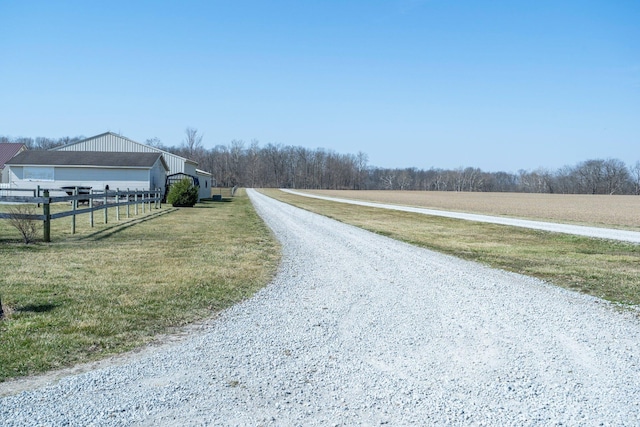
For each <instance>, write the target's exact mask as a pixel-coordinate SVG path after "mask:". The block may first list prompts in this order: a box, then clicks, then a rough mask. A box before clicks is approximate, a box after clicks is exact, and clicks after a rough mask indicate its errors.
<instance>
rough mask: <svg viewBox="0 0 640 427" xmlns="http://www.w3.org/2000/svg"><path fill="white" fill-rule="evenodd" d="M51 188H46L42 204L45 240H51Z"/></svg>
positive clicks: (43, 235)
mask: <svg viewBox="0 0 640 427" xmlns="http://www.w3.org/2000/svg"><path fill="white" fill-rule="evenodd" d="M49 202H50V200H49V190H44V203H43V204H42V214H43V215H44V223H43V224H42V225H43V228H44V230H43V232H42V238H43V240H44V241H45V242H47V243H49V242H50V241H51V209H50V206H49Z"/></svg>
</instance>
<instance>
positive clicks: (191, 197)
mask: <svg viewBox="0 0 640 427" xmlns="http://www.w3.org/2000/svg"><path fill="white" fill-rule="evenodd" d="M197 201H198V187H196V186H195V185H193V184H192V182H191V180H190V179H189V178H185V179H182V180H180V181H178V182H176V183H175V184H173V185H172V186H171V187H170V188H169V194H167V202H168V203H171V204H172V205H173V206H188V207H192V206H193V205H195V204H196V202H197Z"/></svg>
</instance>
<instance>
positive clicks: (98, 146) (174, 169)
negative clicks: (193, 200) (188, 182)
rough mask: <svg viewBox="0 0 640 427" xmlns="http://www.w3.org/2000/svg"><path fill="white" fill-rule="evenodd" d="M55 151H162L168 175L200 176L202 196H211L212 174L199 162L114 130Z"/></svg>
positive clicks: (57, 148)
mask: <svg viewBox="0 0 640 427" xmlns="http://www.w3.org/2000/svg"><path fill="white" fill-rule="evenodd" d="M52 150H54V151H95V152H128V153H161V154H162V157H163V158H164V161H165V163H166V164H167V166H168V167H169V171H168V173H167V175H172V174H174V173H185V174H187V175H191V176H194V177H197V178H198V181H199V183H200V198H205V197H211V182H212V176H211V174H210V173H209V172H205V171H202V170H199V169H197V166H198V163H197V162H195V161H193V160H189V159H186V158H184V157H180V156H178V155H175V154H172V153H169V152H167V151H163V150H160V149H158V148H155V147H151V146H149V145H145V144H141V143H139V142H136V141H133V140H131V139H129V138H125V137H123V136H120V135H118V134H115V133H113V132H106V133H103V134H100V135H96V136H92V137H90V138H87V139H84V140H82V141H78V142H74V143H72V144H67V145H63V146H61V147H56V148H53V149H52Z"/></svg>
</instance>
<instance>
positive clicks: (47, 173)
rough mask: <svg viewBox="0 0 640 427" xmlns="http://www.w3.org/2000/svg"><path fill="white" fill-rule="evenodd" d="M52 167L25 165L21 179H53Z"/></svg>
mask: <svg viewBox="0 0 640 427" xmlns="http://www.w3.org/2000/svg"><path fill="white" fill-rule="evenodd" d="M54 176H55V174H54V168H52V167H43V166H25V167H24V169H23V171H22V179H24V180H27V181H54Z"/></svg>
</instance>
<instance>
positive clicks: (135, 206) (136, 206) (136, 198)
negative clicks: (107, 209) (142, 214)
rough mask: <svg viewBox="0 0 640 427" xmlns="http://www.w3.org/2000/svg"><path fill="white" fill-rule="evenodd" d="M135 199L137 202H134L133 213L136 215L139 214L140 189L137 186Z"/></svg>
mask: <svg viewBox="0 0 640 427" xmlns="http://www.w3.org/2000/svg"><path fill="white" fill-rule="evenodd" d="M133 201H134V202H135V203H134V204H133V207H134V210H133V213H134V214H135V215H136V216H138V189H137V188H136V195H135V197H134V199H133Z"/></svg>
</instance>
